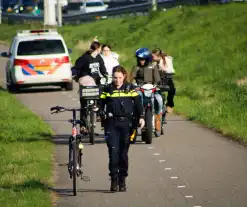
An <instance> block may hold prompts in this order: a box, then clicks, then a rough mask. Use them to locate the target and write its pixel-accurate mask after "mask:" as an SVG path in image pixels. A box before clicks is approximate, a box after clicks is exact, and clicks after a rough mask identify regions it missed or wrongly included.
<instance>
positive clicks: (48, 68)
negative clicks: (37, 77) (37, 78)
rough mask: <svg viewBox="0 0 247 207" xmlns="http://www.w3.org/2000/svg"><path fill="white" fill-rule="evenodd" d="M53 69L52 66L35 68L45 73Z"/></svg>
mask: <svg viewBox="0 0 247 207" xmlns="http://www.w3.org/2000/svg"><path fill="white" fill-rule="evenodd" d="M50 69H51V66H38V67H35V70H39V71H40V70H41V71H44V70H50Z"/></svg>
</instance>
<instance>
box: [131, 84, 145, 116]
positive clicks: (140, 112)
mask: <svg viewBox="0 0 247 207" xmlns="http://www.w3.org/2000/svg"><path fill="white" fill-rule="evenodd" d="M130 93H131V97H132V98H133V101H134V105H135V107H134V108H135V112H136V115H137V117H138V118H143V117H144V112H143V107H142V103H141V97H140V95H139V94H138V93H137V92H136V90H135V87H134V86H133V85H131V87H130Z"/></svg>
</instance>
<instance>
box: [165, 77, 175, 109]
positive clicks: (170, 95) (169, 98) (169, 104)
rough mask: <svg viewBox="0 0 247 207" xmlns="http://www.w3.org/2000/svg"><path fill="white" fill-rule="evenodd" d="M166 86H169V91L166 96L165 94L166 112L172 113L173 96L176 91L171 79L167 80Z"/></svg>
mask: <svg viewBox="0 0 247 207" xmlns="http://www.w3.org/2000/svg"><path fill="white" fill-rule="evenodd" d="M168 86H169V87H170V89H169V91H168V96H167V103H166V107H167V112H168V113H172V109H173V107H174V101H173V99H174V96H175V93H176V90H175V87H174V83H173V80H172V79H169V80H168Z"/></svg>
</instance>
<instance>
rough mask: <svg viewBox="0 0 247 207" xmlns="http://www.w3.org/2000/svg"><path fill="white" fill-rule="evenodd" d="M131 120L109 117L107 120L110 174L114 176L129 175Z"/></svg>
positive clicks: (106, 130) (106, 133) (106, 131)
mask: <svg viewBox="0 0 247 207" xmlns="http://www.w3.org/2000/svg"><path fill="white" fill-rule="evenodd" d="M130 126H131V121H130V120H127V119H126V120H124V121H120V120H116V119H108V120H106V122H105V135H106V143H107V146H108V152H109V171H110V173H109V175H110V176H111V177H112V178H118V177H127V176H128V165H129V164H128V151H129V145H130V140H129V132H130Z"/></svg>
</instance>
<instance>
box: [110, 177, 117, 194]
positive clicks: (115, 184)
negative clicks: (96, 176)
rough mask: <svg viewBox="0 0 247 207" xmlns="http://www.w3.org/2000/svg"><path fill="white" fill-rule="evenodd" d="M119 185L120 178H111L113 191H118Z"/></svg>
mask: <svg viewBox="0 0 247 207" xmlns="http://www.w3.org/2000/svg"><path fill="white" fill-rule="evenodd" d="M117 187H118V180H117V178H113V177H112V178H111V189H110V190H111V191H112V192H116V191H117Z"/></svg>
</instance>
